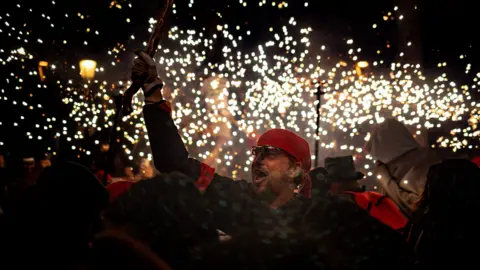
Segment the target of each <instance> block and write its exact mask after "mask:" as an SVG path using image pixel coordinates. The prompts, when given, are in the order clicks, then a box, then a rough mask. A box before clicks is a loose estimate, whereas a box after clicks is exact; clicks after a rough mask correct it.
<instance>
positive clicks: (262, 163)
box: [132, 51, 311, 208]
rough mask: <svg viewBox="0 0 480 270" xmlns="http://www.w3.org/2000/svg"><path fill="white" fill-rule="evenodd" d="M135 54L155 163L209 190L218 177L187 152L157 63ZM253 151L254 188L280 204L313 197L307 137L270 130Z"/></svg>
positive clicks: (136, 75) (135, 75) (135, 72)
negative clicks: (163, 92)
mask: <svg viewBox="0 0 480 270" xmlns="http://www.w3.org/2000/svg"><path fill="white" fill-rule="evenodd" d="M136 53H137V55H138V56H139V58H138V59H136V60H135V65H134V67H133V68H132V80H133V81H137V82H143V87H142V89H143V91H144V94H145V104H146V105H147V106H145V108H144V116H145V117H144V118H145V124H146V126H147V130H148V136H149V138H150V145H151V148H152V154H153V157H154V164H155V167H156V168H157V169H158V170H159V171H160V172H162V173H170V172H173V171H178V172H182V173H184V174H186V175H188V176H190V177H192V178H193V179H195V180H196V184H197V186H198V187H199V189H200V190H202V191H206V190H207V188H208V187H209V186H210V185H211V184H212V181H213V180H214V178H215V177H216V174H215V170H214V169H213V168H211V167H210V166H208V165H206V164H204V163H201V162H199V161H198V160H195V159H191V158H189V157H188V152H187V150H186V149H185V146H184V144H183V141H182V139H181V137H180V135H179V134H178V130H177V128H176V126H175V124H174V123H173V120H172V118H171V116H170V114H171V106H170V104H169V103H168V102H167V101H165V100H163V96H162V92H161V88H162V86H163V83H162V81H161V80H160V78H158V75H157V70H156V67H155V62H154V61H153V59H152V58H150V57H149V56H148V55H147V54H145V53H144V52H141V51H137V52H136ZM150 105H151V106H150ZM252 154H253V155H254V156H255V158H254V162H253V164H252V185H251V188H253V190H254V191H255V192H256V193H257V194H260V195H262V197H263V198H264V199H265V200H266V201H268V203H270V206H271V207H274V208H275V207H279V206H281V205H282V204H285V203H287V202H288V201H289V200H291V199H292V198H294V197H296V195H297V194H299V195H300V196H305V197H307V198H308V197H310V193H311V192H310V189H311V184H310V179H309V176H308V172H309V171H310V167H311V156H310V146H309V145H308V143H307V141H305V140H304V139H303V138H301V137H300V136H298V135H296V134H295V133H293V132H290V131H288V130H283V129H272V130H269V131H267V132H265V133H264V134H263V135H262V136H260V138H259V140H258V143H257V146H255V147H253V149H252ZM232 181H233V180H232ZM239 183H243V182H239Z"/></svg>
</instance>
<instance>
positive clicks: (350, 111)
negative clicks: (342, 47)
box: [0, 0, 480, 178]
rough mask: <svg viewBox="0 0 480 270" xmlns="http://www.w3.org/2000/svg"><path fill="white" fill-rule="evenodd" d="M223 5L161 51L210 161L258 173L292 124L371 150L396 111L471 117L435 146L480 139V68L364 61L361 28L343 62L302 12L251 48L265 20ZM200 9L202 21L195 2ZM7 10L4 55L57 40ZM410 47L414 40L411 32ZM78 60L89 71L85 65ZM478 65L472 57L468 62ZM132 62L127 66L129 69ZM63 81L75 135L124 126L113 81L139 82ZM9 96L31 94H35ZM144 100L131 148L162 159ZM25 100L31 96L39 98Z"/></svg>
mask: <svg viewBox="0 0 480 270" xmlns="http://www.w3.org/2000/svg"><path fill="white" fill-rule="evenodd" d="M188 5H189V7H190V8H194V6H195V1H193V0H190V1H189V3H188ZM237 5H238V6H237V8H247V9H248V8H249V7H250V6H253V1H245V0H240V2H239V3H238V4H237ZM258 6H260V7H262V6H265V8H278V9H285V8H288V2H281V3H276V4H275V5H273V6H272V7H270V6H269V5H268V3H267V2H266V1H260V2H258ZM110 7H111V8H116V9H122V8H128V7H131V4H127V2H126V1H112V3H111V5H110ZM305 7H308V3H305ZM22 8H24V7H22ZM172 12H173V13H174V14H178V13H179V12H180V10H179V9H178V8H177V7H176V6H175V5H174V9H173V11H172ZM399 12H400V11H399V10H398V8H396V7H395V8H394V9H393V11H392V12H389V13H388V16H387V15H385V17H386V19H385V18H383V19H384V20H385V21H387V20H389V18H390V17H394V18H397V19H398V20H402V19H403V15H401V14H400V13H399ZM217 15H218V16H219V18H222V20H223V21H224V23H223V24H219V25H217V27H216V28H214V29H182V28H180V27H178V26H175V25H173V26H172V27H171V28H170V30H169V32H168V35H167V36H166V38H165V39H164V40H162V42H161V44H162V46H159V52H158V53H157V57H156V61H157V63H158V67H159V72H160V76H161V77H162V79H164V81H165V83H166V86H165V89H164V95H165V97H166V98H167V99H170V100H171V101H172V104H173V106H174V113H173V118H174V121H175V124H176V125H177V126H178V127H179V131H180V134H181V136H182V138H183V140H184V142H185V144H186V145H187V148H188V149H189V151H190V154H191V155H192V156H193V157H195V158H199V159H200V160H208V161H209V162H211V164H213V166H216V167H217V170H218V171H219V172H220V173H223V174H225V175H230V176H232V177H234V178H240V177H242V178H248V175H249V167H250V165H251V161H252V157H251V153H250V148H251V146H252V145H253V144H254V143H255V141H256V139H258V136H259V135H260V134H261V133H262V132H264V131H265V130H267V129H270V128H287V129H290V130H293V131H295V132H297V133H299V134H300V135H302V136H304V137H305V138H306V139H307V140H308V141H309V142H310V144H311V146H312V154H313V145H314V141H315V140H316V139H319V140H320V146H321V148H322V149H321V152H322V156H323V157H325V156H326V155H330V154H335V155H346V154H362V151H363V150H362V147H363V144H364V143H365V138H367V137H368V136H369V134H368V131H369V129H368V127H369V126H371V125H372V124H374V123H380V122H383V121H384V119H385V118H387V117H395V118H397V119H398V120H400V121H402V122H404V123H405V124H407V125H409V126H410V127H412V128H413V130H414V134H415V135H420V134H421V133H422V132H424V131H425V129H432V128H435V129H438V128H443V127H445V126H447V127H450V126H451V124H452V123H453V122H458V123H459V125H460V126H462V125H463V126H462V127H461V128H458V127H455V128H454V129H452V130H451V131H450V132H445V135H444V136H441V137H439V138H438V140H437V143H436V144H435V145H433V146H432V147H443V148H451V149H452V150H454V151H456V150H459V149H463V148H478V141H479V140H478V139H479V137H480V131H479V129H478V122H479V118H480V117H479V112H480V103H476V102H475V101H473V100H472V98H471V96H470V91H472V90H474V89H476V87H478V86H477V85H478V84H479V80H478V78H479V77H480V73H478V74H477V76H476V77H475V78H474V79H473V83H472V84H470V85H459V84H458V83H457V82H455V80H452V79H451V78H449V77H448V75H447V74H445V73H443V72H442V70H441V69H440V68H441V67H443V66H445V65H446V63H445V64H441V65H440V66H439V70H438V71H437V74H440V75H437V76H436V77H431V76H427V75H425V74H424V73H425V71H424V70H423V69H422V67H421V66H420V65H418V64H416V63H413V64H412V63H404V62H398V63H386V62H384V61H383V60H381V59H377V61H372V62H370V63H368V62H365V61H359V59H362V55H361V48H358V47H356V45H355V42H354V40H353V39H347V40H346V45H347V46H349V50H348V54H347V56H346V57H343V58H339V59H337V60H338V61H337V60H335V62H332V60H326V59H329V58H331V57H334V56H332V55H329V54H328V46H326V45H323V44H322V45H320V44H313V43H312V31H313V29H312V28H311V27H309V26H302V25H299V23H297V21H296V19H295V18H294V17H292V18H290V20H289V21H288V23H286V24H285V25H277V26H275V27H272V26H269V35H268V36H264V37H263V42H261V43H259V44H258V46H257V47H256V48H255V49H252V50H250V51H244V50H242V49H241V48H243V47H244V46H243V45H244V37H245V36H248V35H251V33H252V31H254V30H255V29H254V28H251V27H246V26H238V25H231V24H229V22H228V18H223V17H222V14H220V13H219V14H217ZM82 17H83V15H82V14H80V13H79V14H78V19H79V20H82V19H83V18H82ZM191 19H192V20H195V14H194V12H193V15H192V18H191ZM0 20H2V24H3V25H4V26H3V30H2V32H1V33H0V34H2V35H7V33H8V34H13V35H18V36H19V46H18V49H16V50H14V51H10V52H4V51H3V50H2V52H1V53H2V56H1V59H0V63H3V65H7V64H10V63H18V62H19V61H20V62H21V61H22V59H33V58H36V57H35V56H34V55H33V53H32V54H30V53H29V51H28V50H26V49H25V48H24V47H22V42H23V40H24V39H25V40H27V38H28V39H29V40H30V42H37V43H40V44H43V43H44V42H46V41H43V40H42V39H41V36H35V35H34V34H31V35H29V34H26V33H27V32H22V33H20V32H19V31H18V30H16V29H17V28H15V27H14V26H10V25H9V24H8V16H2V18H0ZM127 22H130V19H127ZM148 22H149V23H150V26H149V28H148V29H147V30H148V32H151V31H152V29H153V28H154V23H155V20H154V19H153V18H151V19H149V21H148ZM262 27H263V26H262ZM378 27H381V22H377V23H376V24H374V27H373V28H378ZM18 29H20V28H18ZM128 36H130V37H131V39H132V40H133V39H134V37H135V36H137V37H138V36H145V33H132V34H131V35H128ZM220 41H221V42H220ZM131 42H132V41H131ZM65 43H67V41H65ZM87 43H88V42H87ZM139 44H144V45H145V44H146V43H145V42H142V43H139ZM220 46H221V47H220ZM408 46H411V43H410V42H409V44H408ZM125 50H126V48H125V45H123V44H120V43H118V44H116V45H115V46H114V47H113V48H111V49H109V50H108V55H109V56H110V57H111V61H109V62H104V63H100V64H99V67H97V68H96V71H97V73H99V74H97V75H98V76H97V77H98V78H102V73H104V72H105V71H106V70H112V69H115V68H117V67H116V65H117V64H118V63H120V62H121V61H131V60H132V59H131V58H129V59H121V56H120V55H121V53H122V52H124V51H125ZM129 50H130V48H129ZM219 51H220V52H221V53H220V54H221V57H219V59H217V60H215V61H212V60H211V58H210V57H209V55H212V54H215V53H217V52H219ZM47 60H48V62H49V63H55V65H57V66H60V64H61V60H59V59H47ZM54 60H56V62H55V61H54ZM358 67H360V68H361V69H363V70H362V73H361V74H359V73H358V71H357V70H356V68H358ZM70 68H71V69H72V72H76V73H78V71H77V70H75V67H74V66H71V67H70ZM116 70H118V68H117V69H116ZM470 70H471V65H470V64H469V65H467V67H466V73H469V72H470ZM29 72H30V75H31V76H35V75H37V73H36V71H35V70H32V71H29ZM123 73H124V71H123V70H118V74H123ZM24 75H25V74H20V73H19V74H13V75H12V82H9V83H10V84H11V85H12V87H13V86H17V87H19V86H18V85H20V84H21V82H20V80H21V78H22V76H24ZM13 78H15V79H13ZM121 78H122V76H118V79H121ZM318 83H321V84H322V90H323V91H324V92H325V93H326V94H325V95H324V96H323V98H322V107H321V112H320V113H321V126H320V136H319V137H316V135H315V130H316V122H315V118H316V115H317V112H316V104H317V102H318V101H317V100H316V98H315V94H316V91H317V90H316V86H315V85H316V84H318ZM58 85H59V88H61V89H62V91H63V97H64V98H63V101H64V103H65V104H68V105H69V106H70V108H71V112H70V115H69V117H70V119H68V120H69V121H71V120H73V121H74V122H76V123H78V125H77V126H76V128H74V129H72V128H71V127H70V126H68V125H67V121H64V122H63V121H62V123H65V125H64V126H62V127H61V129H60V130H59V131H56V134H58V135H57V136H58V137H59V136H67V137H68V138H69V139H70V140H69V141H71V143H72V144H75V141H76V140H84V139H85V137H87V135H92V134H94V133H95V132H101V131H102V130H105V129H106V128H110V127H111V126H112V125H113V114H114V106H113V100H112V98H111V97H112V89H125V88H126V87H128V85H129V82H128V81H127V80H117V81H108V80H106V79H105V80H103V79H99V80H95V81H90V82H82V81H80V80H78V79H68V78H67V77H66V78H63V81H59V83H58ZM9 91H13V90H9ZM1 98H2V99H3V102H7V101H9V100H8V93H4V92H3V90H2V97H1ZM9 102H16V103H17V104H19V105H21V104H23V103H25V101H23V100H16V101H9ZM134 103H135V104H134V113H133V114H132V115H130V116H126V117H123V119H122V122H123V123H122V127H121V128H120V127H119V130H120V131H121V134H122V147H123V149H124V152H125V155H126V156H128V157H129V159H134V158H141V157H145V156H147V157H148V158H150V159H151V154H150V151H149V149H148V147H137V145H143V144H144V145H145V146H148V145H149V144H148V137H147V133H146V127H145V125H144V121H143V116H142V114H141V108H142V105H143V96H142V94H141V93H140V94H138V95H136V96H135V98H134ZM25 104H26V105H22V106H30V107H32V108H33V107H35V108H36V107H37V106H36V105H30V104H27V103H25ZM445 123H447V124H448V125H445ZM465 123H468V125H464V124H465ZM457 126H458V125H457ZM28 136H29V137H31V138H35V136H33V135H28ZM43 137H44V138H45V137H46V136H43ZM139 149H140V150H139ZM80 151H83V152H85V151H93V149H80ZM366 157H367V161H365V162H366V164H363V165H362V166H363V167H364V169H365V171H366V172H367V175H368V176H372V172H371V169H372V168H373V167H374V166H373V165H374V164H373V161H372V158H371V157H370V156H368V155H367V156H366ZM313 158H314V156H313Z"/></svg>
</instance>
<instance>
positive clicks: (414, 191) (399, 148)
mask: <svg viewBox="0 0 480 270" xmlns="http://www.w3.org/2000/svg"><path fill="white" fill-rule="evenodd" d="M365 150H366V151H367V152H368V153H369V154H370V155H372V156H373V158H374V159H376V160H377V165H378V166H377V168H376V170H375V175H376V178H375V179H376V180H377V182H378V184H379V185H380V187H382V188H383V189H384V190H385V192H386V193H387V195H388V196H389V197H390V198H391V199H392V200H393V201H394V202H395V203H396V204H397V205H398V206H399V207H400V209H402V211H403V212H404V213H405V214H406V215H407V216H411V214H412V210H413V207H414V204H415V203H416V202H417V201H418V199H419V197H420V195H421V194H422V192H423V190H424V188H425V181H426V177H427V173H428V169H429V168H430V166H431V165H433V164H435V163H438V162H439V161H440V160H439V158H438V157H436V155H435V154H434V153H432V151H430V150H429V149H427V148H422V147H421V146H420V145H419V144H418V143H417V141H416V140H415V138H413V136H412V134H411V133H410V131H409V130H408V129H407V127H406V126H405V125H403V124H402V123H400V122H399V121H397V120H395V119H391V118H389V119H386V120H385V122H383V123H381V124H378V125H377V126H376V127H375V128H374V129H373V132H372V134H371V137H370V140H369V141H368V142H367V144H366V146H365Z"/></svg>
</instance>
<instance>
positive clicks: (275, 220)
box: [105, 51, 412, 269]
mask: <svg viewBox="0 0 480 270" xmlns="http://www.w3.org/2000/svg"><path fill="white" fill-rule="evenodd" d="M136 53H137V55H138V56H139V57H138V59H136V60H135V62H134V66H133V68H132V80H133V81H134V82H135V83H137V84H140V83H141V84H142V85H143V87H142V89H143V92H144V95H145V103H146V105H145V106H144V108H143V114H144V119H145V124H146V126H147V130H148V137H149V139H150V146H151V150H152V155H153V160H154V165H155V167H156V168H157V169H158V171H160V172H161V173H162V177H157V178H153V179H151V180H144V181H140V182H139V183H137V184H135V185H133V186H132V188H131V189H130V192H128V193H126V194H125V196H121V197H120V198H119V199H118V200H117V201H116V202H115V203H113V204H112V205H111V209H112V210H110V211H108V213H109V214H108V215H105V217H107V218H108V219H109V220H112V221H115V220H117V221H121V222H120V224H116V226H118V227H120V228H132V230H133V231H134V233H135V232H142V233H145V232H146V231H148V230H154V231H155V232H158V231H163V230H164V229H161V228H155V227H154V226H153V225H152V224H151V223H148V224H144V223H142V222H140V221H146V220H148V221H150V220H152V219H158V218H159V215H160V214H159V213H162V211H163V212H165V209H167V210H168V211H167V212H168V213H169V215H167V216H162V217H160V218H159V220H160V221H161V222H160V224H176V226H175V227H176V228H181V226H186V227H188V226H187V225H188V224H189V223H190V222H191V219H190V217H191V214H195V213H196V211H195V209H197V208H200V209H201V210H202V211H205V212H206V213H208V214H207V216H208V219H209V220H211V221H212V224H213V226H214V227H213V229H219V230H221V231H223V232H225V233H226V234H228V235H229V236H231V240H230V241H227V242H229V243H230V244H226V246H222V247H220V248H219V250H221V251H220V253H218V254H217V255H218V256H220V257H221V256H223V258H219V259H218V261H222V260H223V261H235V264H237V263H238V265H236V266H237V267H238V269H256V268H262V269H263V268H268V269H270V268H278V267H280V268H293V267H296V268H298V269H314V268H318V266H319V265H325V264H327V265H328V266H330V267H327V268H335V269H349V268H348V267H347V266H348V265H350V266H352V267H354V268H355V269H383V268H384V267H385V265H386V264H389V266H391V262H392V261H395V262H400V264H399V265H398V267H396V268H395V269H405V268H407V269H411V267H410V266H411V262H412V261H411V260H410V259H411V257H410V253H409V252H408V251H407V249H406V246H405V243H404V241H403V239H402V238H401V237H400V236H399V235H398V234H397V233H395V232H394V231H392V230H391V229H390V228H388V227H386V226H384V225H383V224H381V223H380V222H379V221H377V220H375V219H373V218H371V217H370V216H369V215H368V213H366V212H365V211H363V210H362V211H360V210H359V208H358V207H357V206H356V205H355V204H353V203H352V202H350V201H346V200H340V199H336V198H333V199H329V198H328V199H327V198H321V197H318V196H316V197H315V198H311V199H310V198H309V197H310V189H311V184H310V178H309V177H308V171H309V170H310V167H311V156H310V147H309V145H308V143H307V142H306V141H305V140H304V139H302V138H301V137H299V136H298V135H296V134H294V133H293V132H290V131H287V130H283V129H272V130H269V131H267V132H265V133H264V134H263V135H262V136H260V138H259V140H258V142H257V145H256V146H255V147H253V149H252V154H253V155H254V160H253V164H252V181H251V182H247V181H244V180H240V181H234V180H233V179H231V178H228V177H223V176H220V175H218V174H216V173H215V170H214V169H213V168H211V167H209V166H207V165H206V164H204V163H202V162H200V161H198V160H196V159H192V158H189V156H188V152H187V149H186V148H185V146H184V143H183V141H182V138H181V137H180V135H179V133H178V130H177V128H176V126H175V123H174V122H173V120H172V117H171V107H170V105H169V103H168V102H167V101H165V100H163V97H162V92H161V89H162V86H163V83H162V81H161V80H160V79H159V78H158V75H157V71H156V67H155V62H154V60H153V59H152V58H150V57H149V56H148V55H147V54H145V53H143V52H141V51H137V52H136ZM175 172H180V173H181V174H182V177H180V176H178V175H177V173H175ZM185 175H186V176H188V177H185ZM192 182H193V183H192ZM156 186H158V187H156ZM192 188H193V189H194V192H193V193H195V194H196V195H192V190H191V189H192ZM165 189H168V190H165ZM197 189H199V190H200V191H201V193H198V191H197ZM189 192H190V193H189ZM161 193H163V194H164V195H162V194H161ZM197 195H201V196H197ZM168 196H170V197H168ZM171 196H173V197H171ZM167 197H168V198H170V199H168V200H167ZM177 204H178V205H177ZM135 205H136V206H135ZM168 205H171V206H170V207H169V206H168ZM126 208H128V209H130V210H131V211H130V214H128V213H126V211H125V209H126ZM157 208H158V209H157ZM115 209H116V210H115ZM181 209H188V210H187V213H184V212H183V214H182V213H180V212H182V211H181ZM197 211H198V210H197ZM172 215H174V218H171V217H172ZM182 217H183V218H184V219H182ZM170 219H172V220H171V221H168V220H170ZM165 220H167V221H168V222H167V221H165ZM130 221H139V222H138V223H137V224H128V222H130ZM122 222H127V224H123V223H122ZM113 223H115V222H113ZM152 226H153V227H152ZM203 227H205V228H210V229H211V226H210V227H209V226H208V225H207V223H206V225H204V226H203ZM135 228H137V229H135ZM186 235H189V233H188V231H187V233H186ZM192 235H196V234H195V233H192ZM145 239H150V238H149V237H146V238H145ZM205 241H207V240H204V242H205ZM152 245H154V244H152ZM168 245H169V243H162V245H158V244H157V246H166V247H168ZM222 245H223V244H222ZM227 247H229V248H227ZM225 249H227V250H225ZM237 249H238V250H237ZM236 250H237V251H236ZM229 256H232V257H231V259H232V260H229V259H227V258H229ZM245 258H248V259H245ZM167 262H169V261H167ZM247 264H251V265H247ZM172 265H173V268H175V264H172ZM195 265H196V264H195ZM396 266H397V265H396ZM179 268H181V267H179ZM219 268H221V267H219ZM225 268H231V267H225ZM232 269H233V268H232Z"/></svg>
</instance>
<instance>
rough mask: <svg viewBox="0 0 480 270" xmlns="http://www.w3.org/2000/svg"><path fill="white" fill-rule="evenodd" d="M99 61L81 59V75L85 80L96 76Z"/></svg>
mask: <svg viewBox="0 0 480 270" xmlns="http://www.w3.org/2000/svg"><path fill="white" fill-rule="evenodd" d="M96 67H97V62H95V61H93V60H88V59H84V60H82V61H80V76H82V78H83V79H85V80H91V79H93V78H94V77H95V68H96Z"/></svg>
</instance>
